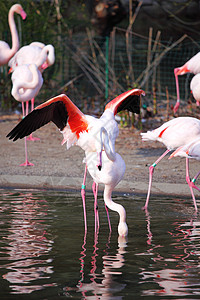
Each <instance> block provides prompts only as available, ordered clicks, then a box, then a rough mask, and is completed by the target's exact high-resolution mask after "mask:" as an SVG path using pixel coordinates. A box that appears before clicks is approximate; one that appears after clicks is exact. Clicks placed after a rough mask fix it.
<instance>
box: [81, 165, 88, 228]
mask: <svg viewBox="0 0 200 300" xmlns="http://www.w3.org/2000/svg"><path fill="white" fill-rule="evenodd" d="M86 175H87V164H86V165H85V173H84V177H83V184H82V187H81V196H82V201H83V214H84V223H85V233H86V232H87V217H86V208H85V187H86V185H85V183H86Z"/></svg>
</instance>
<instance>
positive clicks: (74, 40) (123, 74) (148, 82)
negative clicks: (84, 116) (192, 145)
mask: <svg viewBox="0 0 200 300" xmlns="http://www.w3.org/2000/svg"><path fill="white" fill-rule="evenodd" d="M35 40H37V39H35ZM27 41H28V40H27V39H24V42H23V44H22V45H25V44H27ZM43 42H45V43H51V44H52V45H54V47H55V54H56V61H55V64H54V65H53V66H51V67H49V68H48V69H46V70H45V71H44V73H43V78H44V84H43V86H42V88H41V90H40V92H39V94H38V96H37V98H36V103H41V102H43V101H45V100H47V99H48V98H50V97H52V96H55V95H58V94H60V93H66V94H67V95H68V96H69V97H70V98H71V99H72V100H73V101H74V102H75V103H76V104H77V105H79V107H80V108H81V109H83V110H87V111H88V110H90V109H92V110H93V111H96V112H98V111H99V110H102V108H103V106H104V104H105V103H106V102H107V100H108V99H112V98H113V97H115V96H116V95H117V94H119V93H121V92H123V91H125V90H127V89H129V88H133V87H139V88H142V89H144V90H145V92H146V95H147V97H146V98H145V101H146V104H147V105H149V106H152V105H153V101H154V100H155V97H156V101H157V105H158V108H159V107H161V106H165V105H166V101H167V95H166V91H168V93H169V101H170V105H174V104H175V101H176V88H175V79H174V68H175V67H178V66H181V65H183V64H184V63H185V62H186V61H187V60H188V59H189V58H191V57H192V56H193V55H194V54H196V53H197V52H198V51H199V48H200V45H199V43H198V42H195V41H193V40H191V39H189V38H188V37H186V36H184V37H181V38H180V40H178V41H176V42H170V41H168V42H162V41H161V39H160V36H159V35H158V34H157V36H156V37H155V38H154V39H153V38H152V37H150V36H148V37H141V36H138V35H137V34H135V33H133V32H127V31H125V30H122V29H115V30H114V31H113V32H112V34H111V36H110V37H109V38H102V37H94V36H92V33H91V32H90V31H87V32H86V33H79V34H74V35H73V36H72V37H71V38H69V37H67V36H62V37H60V36H56V37H55V36H53V37H48V40H47V41H43ZM0 76H1V77H0V101H1V106H0V109H1V110H5V109H15V107H16V106H17V103H16V101H15V100H14V99H13V98H12V96H11V93H10V91H11V88H12V82H11V79H10V75H8V67H7V66H3V67H1V68H0ZM192 76H193V75H191V74H188V75H185V76H179V77H180V78H179V81H180V94H181V95H180V96H181V100H182V101H183V103H187V101H188V98H189V97H191V96H190V89H189V83H190V80H191V78H192Z"/></svg>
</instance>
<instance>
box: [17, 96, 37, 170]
mask: <svg viewBox="0 0 200 300" xmlns="http://www.w3.org/2000/svg"><path fill="white" fill-rule="evenodd" d="M22 113H23V118H24V117H25V116H26V115H27V114H28V101H26V113H25V109H24V102H22ZM24 144H25V162H24V163H23V164H20V166H34V164H32V163H30V162H29V161H28V151H27V138H26V137H25V138H24Z"/></svg>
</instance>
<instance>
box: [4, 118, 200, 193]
mask: <svg viewBox="0 0 200 300" xmlns="http://www.w3.org/2000/svg"><path fill="white" fill-rule="evenodd" d="M18 122H19V116H18V115H15V114H12V115H1V116H0V126H1V127H0V128H1V130H0V136H1V139H0V146H1V156H0V165H1V168H0V187H1V188H8V187H9V188H13V187H14V188H36V189H38V188H39V189H41V188H42V189H80V186H81V183H82V179H83V173H84V164H83V158H84V152H83V151H82V150H81V149H80V148H79V147H71V148H70V149H69V150H66V147H65V146H61V141H62V135H61V134H60V133H59V131H58V129H57V128H56V127H55V125H54V124H48V125H46V126H44V127H43V128H40V129H39V130H38V131H37V132H35V133H34V134H33V135H34V136H37V137H39V138H40V140H39V141H35V142H32V141H28V154H29V160H30V162H32V163H34V166H31V167H21V166H19V164H20V163H22V162H24V140H18V141H16V142H12V141H9V140H8V139H7V138H6V135H7V134H8V132H9V131H10V130H11V129H12V128H13V127H14V126H15V125H16V124H17V123H18ZM156 127H157V126H156ZM152 129H153V128H152ZM145 131H146V130H145ZM116 151H117V152H118V153H120V155H121V156H122V157H123V159H124V161H125V163H126V172H125V175H124V178H123V180H122V181H121V182H120V183H119V184H118V186H117V187H116V188H115V190H116V191H120V192H123V193H127V194H128V193H136V194H141V195H144V197H145V195H146V192H147V188H148V167H149V165H150V164H152V163H153V162H154V161H155V160H156V159H157V158H158V156H159V155H161V154H162V153H163V152H164V151H165V148H164V147H162V144H160V143H157V142H142V141H141V137H140V132H139V131H138V130H136V129H131V128H123V129H121V128H120V134H119V137H118V139H117V141H116ZM190 168H191V176H193V175H195V174H196V173H197V172H198V168H199V163H198V162H197V161H191V163H190ZM91 184H92V180H91V178H90V175H89V174H88V177H87V189H89V190H90V189H91ZM101 188H103V187H101ZM152 194H170V195H171V194H173V195H181V196H190V191H189V188H188V186H187V184H186V181H185V160H184V159H183V158H174V159H171V160H168V158H167V157H166V158H165V159H163V161H161V162H160V163H159V165H158V166H157V167H156V170H155V172H154V181H153V186H152Z"/></svg>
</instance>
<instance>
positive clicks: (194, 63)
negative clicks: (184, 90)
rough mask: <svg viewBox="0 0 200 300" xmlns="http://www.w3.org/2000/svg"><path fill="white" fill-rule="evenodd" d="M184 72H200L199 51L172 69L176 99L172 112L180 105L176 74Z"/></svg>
mask: <svg viewBox="0 0 200 300" xmlns="http://www.w3.org/2000/svg"><path fill="white" fill-rule="evenodd" d="M186 73H193V74H198V73H200V52H198V53H197V54H196V55H194V56H193V57H192V58H190V59H189V60H188V61H187V62H186V63H185V64H184V65H183V66H181V67H178V68H175V69H174V75H175V81H176V92H177V101H176V105H175V106H174V113H176V112H177V110H178V108H179V105H180V92H179V82H178V75H184V74H186Z"/></svg>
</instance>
